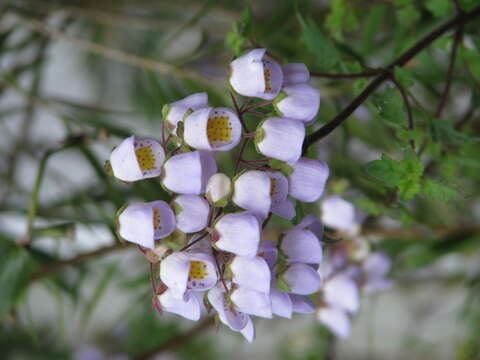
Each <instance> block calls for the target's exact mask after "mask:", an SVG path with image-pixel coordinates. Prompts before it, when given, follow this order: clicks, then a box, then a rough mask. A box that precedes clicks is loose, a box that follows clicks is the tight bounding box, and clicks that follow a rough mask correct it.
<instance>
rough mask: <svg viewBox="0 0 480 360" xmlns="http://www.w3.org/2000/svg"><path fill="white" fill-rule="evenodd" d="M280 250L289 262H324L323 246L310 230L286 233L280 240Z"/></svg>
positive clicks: (296, 230) (294, 230)
mask: <svg viewBox="0 0 480 360" xmlns="http://www.w3.org/2000/svg"><path fill="white" fill-rule="evenodd" d="M280 249H281V250H282V252H283V253H284V254H285V255H286V256H287V259H288V261H289V262H302V263H306V264H320V263H321V262H322V259H323V256H322V246H321V245H320V241H319V240H318V238H317V237H316V236H315V234H314V233H313V232H311V231H310V230H301V229H292V230H290V231H287V232H285V234H284V236H283V237H282V238H281V240H280Z"/></svg>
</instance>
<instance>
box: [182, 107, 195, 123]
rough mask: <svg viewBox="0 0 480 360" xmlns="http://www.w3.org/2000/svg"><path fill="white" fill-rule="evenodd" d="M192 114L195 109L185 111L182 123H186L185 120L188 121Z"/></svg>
mask: <svg viewBox="0 0 480 360" xmlns="http://www.w3.org/2000/svg"><path fill="white" fill-rule="evenodd" d="M191 113H193V109H192V108H190V109H188V110H187V111H185V114H183V118H182V121H185V119H186V118H187V117H188V116H189V115H190V114H191Z"/></svg>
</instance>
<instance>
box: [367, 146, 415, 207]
mask: <svg viewBox="0 0 480 360" xmlns="http://www.w3.org/2000/svg"><path fill="white" fill-rule="evenodd" d="M365 170H366V172H367V174H368V175H369V176H370V177H372V178H373V179H375V180H377V181H378V182H380V183H383V184H384V185H386V186H388V187H391V188H396V189H397V190H398V194H399V196H400V197H401V198H402V199H403V200H411V199H412V198H413V197H414V196H415V195H416V194H418V193H419V192H420V190H421V184H420V181H421V178H422V176H423V171H424V165H423V164H422V162H421V161H420V159H419V158H418V156H417V155H416V154H415V153H414V152H413V151H411V150H409V151H407V152H406V154H405V156H404V158H403V160H402V161H396V160H394V159H392V158H390V157H388V156H387V155H385V154H383V155H382V159H381V160H374V161H371V162H369V163H368V164H367V165H366V166H365Z"/></svg>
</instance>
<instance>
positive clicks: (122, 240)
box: [114, 203, 129, 243]
mask: <svg viewBox="0 0 480 360" xmlns="http://www.w3.org/2000/svg"><path fill="white" fill-rule="evenodd" d="M128 205H129V204H128V203H126V204H123V205H122V206H121V207H120V209H118V210H117V212H116V213H115V217H114V221H115V233H116V234H117V237H118V239H119V240H120V242H122V243H125V242H126V240H125V239H124V238H122V237H121V236H120V222H119V221H118V218H119V217H120V215H121V214H122V213H123V212H124V211H125V209H126V208H127V207H128Z"/></svg>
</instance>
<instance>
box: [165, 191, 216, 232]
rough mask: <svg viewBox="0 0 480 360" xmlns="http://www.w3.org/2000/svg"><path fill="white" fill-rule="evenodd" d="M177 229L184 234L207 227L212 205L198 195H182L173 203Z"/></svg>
mask: <svg viewBox="0 0 480 360" xmlns="http://www.w3.org/2000/svg"><path fill="white" fill-rule="evenodd" d="M172 207H173V209H174V211H175V216H176V220H177V228H178V229H179V230H181V231H182V232H184V233H186V234H188V233H194V232H197V231H200V230H203V229H205V228H206V227H207V223H208V216H209V214H210V205H209V204H208V202H207V200H205V199H204V198H203V197H200V196H198V195H180V196H177V197H176V198H175V199H174V200H173V203H172Z"/></svg>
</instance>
